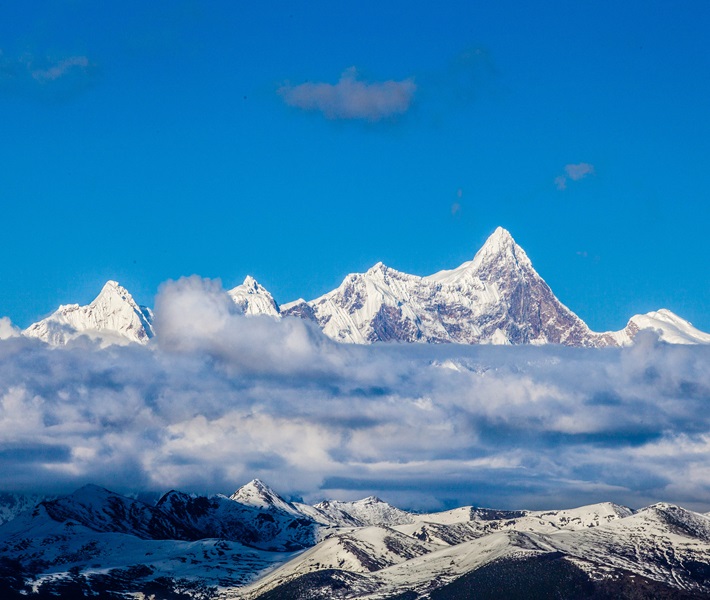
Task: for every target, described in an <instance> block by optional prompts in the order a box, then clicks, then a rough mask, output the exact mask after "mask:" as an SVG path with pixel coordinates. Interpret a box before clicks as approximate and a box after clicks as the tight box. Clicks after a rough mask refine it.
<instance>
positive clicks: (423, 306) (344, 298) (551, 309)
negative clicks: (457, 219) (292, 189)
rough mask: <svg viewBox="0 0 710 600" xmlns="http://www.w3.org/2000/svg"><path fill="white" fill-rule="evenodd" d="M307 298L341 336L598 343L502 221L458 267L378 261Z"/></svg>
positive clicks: (327, 327) (330, 331)
mask: <svg viewBox="0 0 710 600" xmlns="http://www.w3.org/2000/svg"><path fill="white" fill-rule="evenodd" d="M308 304H309V305H310V307H311V308H312V310H313V318H314V320H315V321H316V323H318V324H319V325H320V327H321V328H322V329H323V332H324V333H325V334H326V335H327V336H328V337H330V338H332V339H335V340H338V341H343V342H352V343H371V342H378V341H389V340H397V341H406V342H434V343H439V342H456V343H463V344H484V343H495V344H544V343H555V344H567V345H574V346H590V345H597V337H596V336H595V334H593V333H592V332H591V331H590V330H589V328H588V327H587V326H586V325H585V324H584V322H583V321H582V320H581V319H579V317H577V316H576V315H575V314H574V313H573V312H572V311H570V310H569V309H568V308H567V307H566V306H564V305H563V304H562V303H561V302H560V301H559V300H557V298H556V297H555V296H554V294H553V293H552V291H551V290H550V288H549V286H548V285H547V284H546V283H545V282H544V281H543V279H542V278H541V277H540V276H539V275H538V274H537V272H536V271H535V270H534V269H533V267H532V263H531V262H530V260H529V259H528V257H527V255H526V254H525V251H524V250H523V249H522V248H521V247H520V246H518V245H517V244H516V243H515V241H514V240H513V238H512V236H511V235H510V233H508V231H506V230H505V229H503V228H502V227H499V228H498V229H496V230H495V232H494V233H493V234H492V235H491V236H490V237H489V238H488V240H487V241H486V243H485V244H484V245H483V247H482V248H481V249H480V250H479V251H478V252H477V253H476V256H475V257H474V258H473V260H471V261H469V262H466V263H464V264H462V265H461V266H460V267H458V268H457V269H453V270H451V271H441V272H439V273H435V274H434V275H429V276H427V277H418V276H415V275H408V274H406V273H401V272H399V271H396V270H395V269H391V268H389V267H387V266H385V265H383V264H382V263H377V264H376V265H375V266H374V267H372V268H371V269H370V270H368V271H367V272H366V273H356V274H352V275H348V276H347V277H346V278H345V280H344V281H343V283H342V284H341V285H340V287H338V288H337V289H336V290H333V291H332V292H329V293H327V294H325V295H324V296H321V297H320V298H316V299H315V300H313V301H311V302H309V303H308ZM295 308H299V305H298V304H297V305H295V306H293V305H287V307H286V308H285V310H284V312H283V314H284V315H291V314H293V311H294V309H295ZM302 312H303V311H302Z"/></svg>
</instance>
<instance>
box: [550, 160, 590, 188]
mask: <svg viewBox="0 0 710 600" xmlns="http://www.w3.org/2000/svg"><path fill="white" fill-rule="evenodd" d="M593 174H594V165H592V164H590V163H586V162H581V163H577V164H576V165H575V164H569V165H565V174H564V175H558V176H557V177H555V180H554V183H555V187H556V188H557V189H558V190H560V191H563V190H566V189H567V181H568V180H570V179H571V180H572V181H579V180H580V179H584V178H585V177H587V176H588V175H593Z"/></svg>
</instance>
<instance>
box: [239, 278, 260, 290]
mask: <svg viewBox="0 0 710 600" xmlns="http://www.w3.org/2000/svg"><path fill="white" fill-rule="evenodd" d="M242 285H243V286H244V287H246V288H250V289H253V290H257V289H259V288H260V287H261V286H260V285H259V282H258V281H257V280H256V279H254V278H253V277H252V276H251V275H247V276H246V277H245V278H244V282H243V283H242Z"/></svg>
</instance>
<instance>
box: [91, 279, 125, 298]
mask: <svg viewBox="0 0 710 600" xmlns="http://www.w3.org/2000/svg"><path fill="white" fill-rule="evenodd" d="M109 294H110V295H115V294H118V295H119V296H130V294H129V293H128V290H127V289H126V288H124V287H123V286H122V285H121V284H120V283H118V281H114V280H113V279H109V280H108V281H107V282H106V283H104V287H102V288H101V292H100V293H99V296H106V295H109ZM124 299H125V298H124Z"/></svg>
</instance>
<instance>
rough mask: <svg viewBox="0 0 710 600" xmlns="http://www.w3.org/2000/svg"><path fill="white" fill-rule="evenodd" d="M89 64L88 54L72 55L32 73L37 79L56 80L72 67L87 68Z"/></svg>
mask: <svg viewBox="0 0 710 600" xmlns="http://www.w3.org/2000/svg"><path fill="white" fill-rule="evenodd" d="M88 66H89V59H88V58H87V57H86V56H70V57H68V58H64V59H62V60H60V61H58V62H56V63H55V64H53V65H50V66H49V67H46V68H44V69H34V70H32V71H31V74H32V78H33V79H35V80H37V81H56V80H57V79H59V78H60V77H63V76H65V75H67V74H68V73H69V72H70V71H71V70H72V69H86V68H87V67H88Z"/></svg>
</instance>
